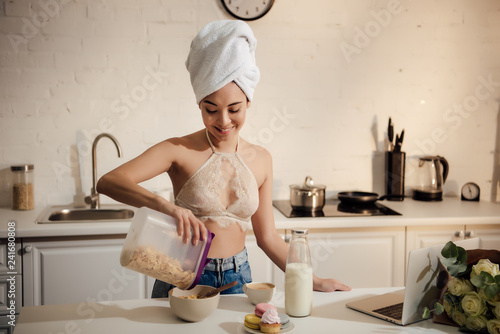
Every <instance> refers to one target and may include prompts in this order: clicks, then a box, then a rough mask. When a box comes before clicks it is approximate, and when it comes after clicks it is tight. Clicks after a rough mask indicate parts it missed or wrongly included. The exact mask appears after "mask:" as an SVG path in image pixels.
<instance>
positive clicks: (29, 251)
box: [24, 245, 33, 253]
mask: <svg viewBox="0 0 500 334" xmlns="http://www.w3.org/2000/svg"><path fill="white" fill-rule="evenodd" d="M32 250H33V246H31V245H27V246H24V252H25V253H31V251H32Z"/></svg>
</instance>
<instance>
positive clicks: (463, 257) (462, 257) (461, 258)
mask: <svg viewBox="0 0 500 334" xmlns="http://www.w3.org/2000/svg"><path fill="white" fill-rule="evenodd" d="M457 250H458V256H457V261H458V262H459V263H463V264H467V252H466V251H465V249H464V248H462V247H457Z"/></svg>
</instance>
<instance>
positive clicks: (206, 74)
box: [186, 20, 260, 104]
mask: <svg viewBox="0 0 500 334" xmlns="http://www.w3.org/2000/svg"><path fill="white" fill-rule="evenodd" d="M256 46H257V40H256V39H255V36H254V34H253V32H252V29H251V28H250V26H249V25H248V24H247V23H245V22H243V21H236V20H221V21H213V22H210V23H209V24H207V25H206V26H204V27H203V28H202V29H201V30H200V32H199V33H198V35H196V37H195V38H194V39H193V41H192V42H191V50H190V52H189V55H188V58H187V60H186V68H187V70H188V71H189V74H190V77H191V85H192V86H193V90H194V94H195V95H196V103H197V104H200V101H201V100H202V99H203V98H204V97H207V96H208V95H210V94H212V93H213V92H215V91H217V90H219V89H221V88H222V87H224V86H225V85H227V84H228V83H230V82H232V81H234V82H235V83H236V84H237V85H238V87H240V88H241V90H242V91H243V92H244V93H245V95H246V96H247V98H248V100H250V101H251V100H252V98H253V92H254V89H255V86H256V85H257V82H258V81H259V77H260V72H259V68H258V67H257V65H256V63H255V47H256Z"/></svg>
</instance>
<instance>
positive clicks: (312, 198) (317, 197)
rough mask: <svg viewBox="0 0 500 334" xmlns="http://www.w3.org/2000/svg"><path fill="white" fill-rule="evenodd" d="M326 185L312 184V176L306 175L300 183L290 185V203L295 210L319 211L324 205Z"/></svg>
mask: <svg viewBox="0 0 500 334" xmlns="http://www.w3.org/2000/svg"><path fill="white" fill-rule="evenodd" d="M325 189H326V186H324V185H321V184H317V185H314V181H313V179H312V177H310V176H307V177H306V179H305V181H304V183H303V184H301V185H297V184H292V185H291V186H290V204H291V205H292V209H293V210H297V211H320V210H322V209H323V207H324V206H325Z"/></svg>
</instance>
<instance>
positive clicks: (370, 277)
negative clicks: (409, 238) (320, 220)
mask: <svg viewBox="0 0 500 334" xmlns="http://www.w3.org/2000/svg"><path fill="white" fill-rule="evenodd" d="M308 239H309V246H310V249H311V259H312V264H313V272H314V274H315V275H316V276H318V277H322V278H334V279H336V280H339V281H341V282H342V283H344V284H347V285H349V286H350V287H352V288H375V287H388V286H402V285H404V280H403V279H404V263H405V260H404V256H403V254H404V247H405V228H404V227H390V228H382V227H381V228H352V229H347V228H339V229H310V230H309V238H308Z"/></svg>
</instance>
